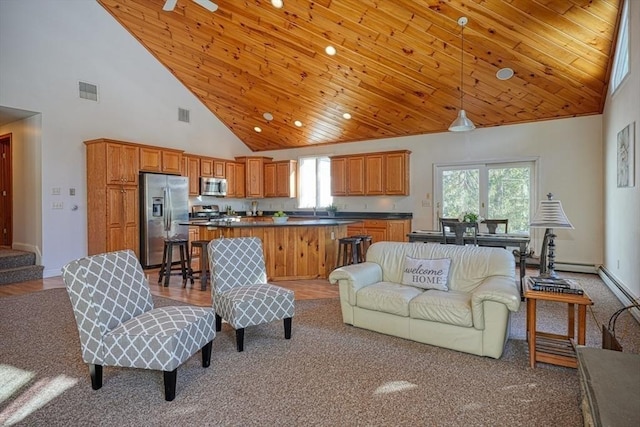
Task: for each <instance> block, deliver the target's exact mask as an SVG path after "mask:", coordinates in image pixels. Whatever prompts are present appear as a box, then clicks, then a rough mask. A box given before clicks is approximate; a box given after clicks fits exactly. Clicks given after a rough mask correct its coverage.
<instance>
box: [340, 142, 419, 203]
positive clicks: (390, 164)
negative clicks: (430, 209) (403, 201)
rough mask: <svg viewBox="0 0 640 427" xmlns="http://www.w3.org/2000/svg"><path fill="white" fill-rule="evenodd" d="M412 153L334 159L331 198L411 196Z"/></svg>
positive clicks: (394, 152)
mask: <svg viewBox="0 0 640 427" xmlns="http://www.w3.org/2000/svg"><path fill="white" fill-rule="evenodd" d="M409 154H411V152H410V151H407V150H402V151H389V152H380V153H367V154H357V155H347V156H335V157H332V158H331V195H333V196H381V195H390V196H391V195H393V196H407V195H409V176H410V175H409Z"/></svg>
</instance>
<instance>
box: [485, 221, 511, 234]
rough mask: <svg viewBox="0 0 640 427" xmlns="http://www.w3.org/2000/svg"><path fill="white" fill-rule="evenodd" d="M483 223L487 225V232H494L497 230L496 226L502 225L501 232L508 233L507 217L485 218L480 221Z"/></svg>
mask: <svg viewBox="0 0 640 427" xmlns="http://www.w3.org/2000/svg"><path fill="white" fill-rule="evenodd" d="M482 223H483V224H485V225H486V226H487V230H489V234H496V233H497V231H498V226H500V225H504V231H503V233H505V234H508V233H509V220H508V219H485V220H484V221H482Z"/></svg>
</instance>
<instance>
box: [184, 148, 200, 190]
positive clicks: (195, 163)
mask: <svg viewBox="0 0 640 427" xmlns="http://www.w3.org/2000/svg"><path fill="white" fill-rule="evenodd" d="M183 163H184V164H185V166H184V169H185V170H184V171H183V176H186V177H187V178H189V195H190V196H198V195H200V176H201V175H200V157H198V156H191V155H185V156H184V162H183Z"/></svg>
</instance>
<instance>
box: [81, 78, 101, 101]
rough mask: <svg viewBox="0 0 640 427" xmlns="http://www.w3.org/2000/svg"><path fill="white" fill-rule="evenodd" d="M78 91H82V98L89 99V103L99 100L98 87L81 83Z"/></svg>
mask: <svg viewBox="0 0 640 427" xmlns="http://www.w3.org/2000/svg"><path fill="white" fill-rule="evenodd" d="M78 89H79V91H80V98H82V99H88V100H89V101H97V100H98V86H96V85H93V84H91V83H87V82H79V83H78Z"/></svg>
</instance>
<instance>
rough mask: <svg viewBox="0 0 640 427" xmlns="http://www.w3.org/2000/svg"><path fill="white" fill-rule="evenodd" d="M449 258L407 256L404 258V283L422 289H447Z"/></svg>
mask: <svg viewBox="0 0 640 427" xmlns="http://www.w3.org/2000/svg"><path fill="white" fill-rule="evenodd" d="M450 265H451V260H450V259H449V258H440V259H422V258H412V257H410V256H407V257H405V258H404V270H403V271H404V272H403V274H402V284H403V285H408V286H415V287H417V288H422V289H438V290H441V291H447V290H449V288H448V287H447V282H448V278H449V266H450Z"/></svg>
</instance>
